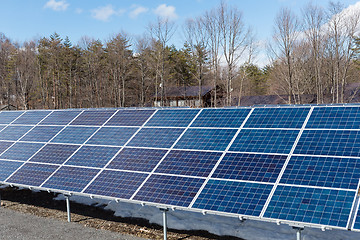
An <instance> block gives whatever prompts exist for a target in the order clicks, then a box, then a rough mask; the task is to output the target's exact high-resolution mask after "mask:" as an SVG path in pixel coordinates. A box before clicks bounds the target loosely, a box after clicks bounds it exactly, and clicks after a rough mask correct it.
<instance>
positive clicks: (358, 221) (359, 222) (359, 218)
mask: <svg viewBox="0 0 360 240" xmlns="http://www.w3.org/2000/svg"><path fill="white" fill-rule="evenodd" d="M359 204H360V202H359V203H358V205H359ZM352 229H354V230H358V231H359V230H360V208H359V206H358V207H357V212H356V215H355V219H354V223H353V226H352Z"/></svg>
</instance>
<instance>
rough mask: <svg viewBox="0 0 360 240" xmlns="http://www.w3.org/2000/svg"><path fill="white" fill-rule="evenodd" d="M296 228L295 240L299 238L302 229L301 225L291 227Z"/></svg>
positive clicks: (299, 239)
mask: <svg viewBox="0 0 360 240" xmlns="http://www.w3.org/2000/svg"><path fill="white" fill-rule="evenodd" d="M293 229H294V230H296V240H301V231H302V230H304V228H302V227H293Z"/></svg>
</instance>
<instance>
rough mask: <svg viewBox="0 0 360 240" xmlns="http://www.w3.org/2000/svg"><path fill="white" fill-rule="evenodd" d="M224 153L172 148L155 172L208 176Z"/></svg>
mask: <svg viewBox="0 0 360 240" xmlns="http://www.w3.org/2000/svg"><path fill="white" fill-rule="evenodd" d="M221 155H222V153H219V152H198V151H178V150H172V151H171V152H170V153H169V154H168V155H167V156H166V158H165V159H164V160H163V161H162V162H161V164H160V165H159V167H158V168H157V169H156V171H155V172H158V173H169V174H177V175H188V176H199V177H207V176H208V175H209V174H210V172H211V170H212V169H213V168H214V166H215V164H216V163H217V161H218V160H219V159H220V157H221Z"/></svg>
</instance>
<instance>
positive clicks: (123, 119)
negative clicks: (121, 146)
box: [106, 110, 155, 126]
mask: <svg viewBox="0 0 360 240" xmlns="http://www.w3.org/2000/svg"><path fill="white" fill-rule="evenodd" d="M154 112H155V110H119V111H118V112H117V113H116V114H115V115H114V116H113V117H112V118H111V119H110V121H108V122H107V123H106V126H142V125H143V124H144V123H145V122H146V120H147V119H148V118H149V117H150V116H151V115H152V114H153V113H154Z"/></svg>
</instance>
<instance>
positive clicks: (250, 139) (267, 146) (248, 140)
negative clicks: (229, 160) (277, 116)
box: [230, 129, 299, 154]
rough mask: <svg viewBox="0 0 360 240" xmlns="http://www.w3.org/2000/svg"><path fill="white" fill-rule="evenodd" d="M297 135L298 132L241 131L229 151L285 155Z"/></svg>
mask: <svg viewBox="0 0 360 240" xmlns="http://www.w3.org/2000/svg"><path fill="white" fill-rule="evenodd" d="M298 133H299V131H298V130H267V129H242V130H241V131H240V133H239V135H238V136H237V137H236V139H235V141H234V143H233V144H232V145H231V147H230V151H236V152H261V153H286V154H287V153H289V152H290V150H291V148H292V146H293V145H294V142H295V139H296V137H297V135H298Z"/></svg>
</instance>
